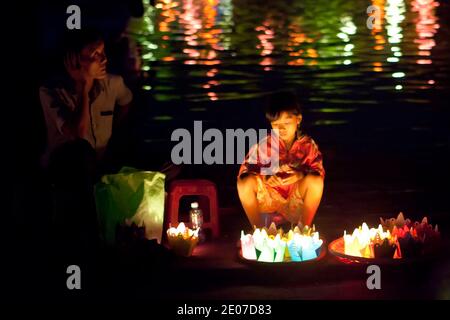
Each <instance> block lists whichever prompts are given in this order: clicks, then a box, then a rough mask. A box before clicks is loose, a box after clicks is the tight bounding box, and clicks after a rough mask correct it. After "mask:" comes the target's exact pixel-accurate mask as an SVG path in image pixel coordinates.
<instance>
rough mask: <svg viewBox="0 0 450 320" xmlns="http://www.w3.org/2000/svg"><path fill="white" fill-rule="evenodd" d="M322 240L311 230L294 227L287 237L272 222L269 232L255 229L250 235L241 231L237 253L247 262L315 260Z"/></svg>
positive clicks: (317, 233)
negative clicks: (239, 251)
mask: <svg viewBox="0 0 450 320" xmlns="http://www.w3.org/2000/svg"><path fill="white" fill-rule="evenodd" d="M322 244H323V240H322V239H320V237H319V232H316V231H315V227H314V226H313V228H309V227H308V226H305V227H303V226H296V227H295V228H294V230H290V231H289V232H288V233H287V234H286V233H284V232H283V230H282V229H278V230H277V228H276V226H275V224H274V223H272V224H271V225H270V227H269V229H266V228H262V229H259V228H255V230H254V231H253V234H244V232H243V231H241V253H242V257H243V258H245V259H247V260H256V261H260V262H274V263H277V262H290V261H294V262H300V261H307V260H312V259H316V258H317V257H318V256H319V255H320V250H321V246H322Z"/></svg>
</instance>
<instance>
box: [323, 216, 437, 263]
mask: <svg viewBox="0 0 450 320" xmlns="http://www.w3.org/2000/svg"><path fill="white" fill-rule="evenodd" d="M440 245H441V242H440V234H439V230H438V226H437V225H436V226H434V227H433V226H432V225H431V224H429V223H428V219H427V218H426V217H425V218H423V219H422V221H421V222H417V221H416V222H411V220H409V219H405V218H404V216H403V213H401V212H400V214H399V215H398V217H397V218H391V219H386V220H384V219H382V218H380V224H379V225H378V228H369V226H368V225H367V224H366V223H363V224H362V225H361V226H359V227H358V228H356V229H355V230H354V231H353V233H352V234H347V232H346V231H344V236H343V237H341V238H339V239H336V240H334V241H333V242H331V243H330V245H329V246H328V250H329V251H330V253H331V254H333V255H334V256H336V257H338V258H339V259H340V260H342V261H344V262H360V263H374V262H380V263H383V262H384V263H390V262H394V263H396V262H403V261H411V260H416V259H421V258H424V257H430V256H433V255H435V254H437V253H438V252H439V247H440Z"/></svg>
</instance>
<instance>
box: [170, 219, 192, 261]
mask: <svg viewBox="0 0 450 320" xmlns="http://www.w3.org/2000/svg"><path fill="white" fill-rule="evenodd" d="M167 239H168V241H169V246H170V248H171V249H172V250H173V251H174V252H175V253H176V254H178V255H180V256H184V257H189V256H191V255H192V252H193V251H194V248H195V246H196V245H197V243H198V229H196V230H191V229H189V228H188V227H186V226H185V225H184V223H183V222H180V224H179V225H178V227H176V228H174V227H171V228H169V229H168V230H167Z"/></svg>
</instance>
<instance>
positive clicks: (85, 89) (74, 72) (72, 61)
mask: <svg viewBox="0 0 450 320" xmlns="http://www.w3.org/2000/svg"><path fill="white" fill-rule="evenodd" d="M64 66H65V67H66V70H67V72H68V73H69V75H70V77H71V78H72V79H73V80H74V81H75V82H76V84H77V87H78V88H79V89H80V90H82V93H86V94H87V93H89V91H90V90H91V88H92V85H93V83H94V79H93V78H92V77H91V76H90V75H89V73H88V71H87V69H86V68H85V67H83V65H82V64H81V58H80V56H79V55H77V54H70V53H69V54H67V55H66V57H65V58H64Z"/></svg>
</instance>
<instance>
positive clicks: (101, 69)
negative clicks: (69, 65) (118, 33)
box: [80, 41, 108, 79]
mask: <svg viewBox="0 0 450 320" xmlns="http://www.w3.org/2000/svg"><path fill="white" fill-rule="evenodd" d="M107 62H108V59H107V58H106V55H105V43H104V42H103V41H98V42H95V43H93V44H90V45H88V46H86V47H84V48H83V50H82V51H81V54H80V64H81V66H82V67H83V68H84V69H85V70H86V72H87V73H88V74H89V75H90V76H91V77H93V78H94V79H104V78H105V77H106V63H107Z"/></svg>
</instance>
